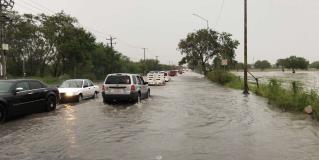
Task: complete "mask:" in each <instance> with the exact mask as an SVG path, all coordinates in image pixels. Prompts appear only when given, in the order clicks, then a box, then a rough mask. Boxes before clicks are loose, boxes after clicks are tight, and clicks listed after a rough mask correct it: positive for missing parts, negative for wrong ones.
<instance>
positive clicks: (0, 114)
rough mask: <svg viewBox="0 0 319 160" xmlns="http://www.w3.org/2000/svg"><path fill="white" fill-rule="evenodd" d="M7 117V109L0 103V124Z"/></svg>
mask: <svg viewBox="0 0 319 160" xmlns="http://www.w3.org/2000/svg"><path fill="white" fill-rule="evenodd" d="M6 119H7V110H6V109H5V107H4V106H3V105H1V104H0V124H1V123H3V122H5V121H6Z"/></svg>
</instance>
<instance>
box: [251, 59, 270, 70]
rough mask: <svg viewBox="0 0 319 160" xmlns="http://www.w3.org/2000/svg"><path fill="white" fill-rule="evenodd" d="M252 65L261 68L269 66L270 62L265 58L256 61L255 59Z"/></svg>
mask: <svg viewBox="0 0 319 160" xmlns="http://www.w3.org/2000/svg"><path fill="white" fill-rule="evenodd" d="M254 66H255V68H257V69H261V70H264V69H268V68H271V64H270V62H268V61H267V60H262V61H259V60H258V61H256V63H255V65H254Z"/></svg>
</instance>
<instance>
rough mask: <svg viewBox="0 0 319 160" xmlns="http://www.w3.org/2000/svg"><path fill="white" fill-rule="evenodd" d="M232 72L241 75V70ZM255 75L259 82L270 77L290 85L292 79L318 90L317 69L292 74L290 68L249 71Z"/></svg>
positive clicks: (252, 80)
mask: <svg viewBox="0 0 319 160" xmlns="http://www.w3.org/2000/svg"><path fill="white" fill-rule="evenodd" d="M233 73H234V74H236V75H238V76H240V77H243V75H244V73H243V72H233ZM251 73H252V74H253V75H254V76H255V77H257V78H259V80H260V81H261V83H267V82H268V81H269V80H270V79H272V78H275V79H277V80H280V81H281V82H282V83H283V84H284V85H288V86H289V85H290V84H291V82H293V81H299V82H301V84H302V85H303V87H304V88H306V89H308V90H310V89H314V90H319V71H297V72H296V73H295V74H293V73H292V72H291V71H290V70H287V71H285V72H281V71H264V72H261V71H260V72H258V71H253V72H251ZM248 79H249V81H251V82H256V81H255V80H254V79H253V77H252V76H251V75H248Z"/></svg>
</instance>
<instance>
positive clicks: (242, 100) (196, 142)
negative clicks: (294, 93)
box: [0, 73, 319, 160]
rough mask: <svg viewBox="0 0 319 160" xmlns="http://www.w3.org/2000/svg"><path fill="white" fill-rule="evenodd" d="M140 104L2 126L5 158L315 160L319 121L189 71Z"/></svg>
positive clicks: (85, 106) (69, 111)
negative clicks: (224, 86)
mask: <svg viewBox="0 0 319 160" xmlns="http://www.w3.org/2000/svg"><path fill="white" fill-rule="evenodd" d="M152 95H153V96H152V98H151V99H149V100H146V101H143V102H142V103H141V104H136V105H130V104H118V105H104V104H103V103H102V99H101V97H100V98H99V99H95V100H87V101H84V102H82V103H80V104H73V105H68V104H65V105H60V106H59V107H58V109H57V110H56V111H55V112H52V113H39V114H33V115H29V116H25V117H21V118H18V119H14V120H11V121H9V122H7V123H5V124H4V125H1V126H0V159H1V160H6V159H8V160H11V159H22V160H34V159H43V160H49V159H54V160H57V159H80V160H81V159H83V160H95V159H98V160H209V159H216V160H270V159H271V160H283V159H287V160H317V159H319V152H318V151H319V137H318V135H319V127H318V123H317V122H315V121H312V120H311V119H310V118H309V117H307V116H305V115H301V114H297V115H295V114H291V113H282V112H280V111H278V110H276V109H274V108H273V107H271V106H269V105H268V104H267V101H266V100H265V99H263V98H260V97H256V96H254V95H250V96H249V97H244V96H243V95H242V94H241V91H237V90H232V89H226V88H223V87H220V86H218V85H215V84H213V83H211V82H209V81H207V80H206V79H205V78H203V77H202V76H201V75H198V74H195V73H186V74H185V75H183V76H179V77H176V78H173V81H172V82H170V83H168V84H167V86H165V87H152Z"/></svg>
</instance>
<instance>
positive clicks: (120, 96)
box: [102, 73, 151, 103]
mask: <svg viewBox="0 0 319 160" xmlns="http://www.w3.org/2000/svg"><path fill="white" fill-rule="evenodd" d="M150 94H151V90H150V88H149V87H148V83H147V82H145V81H144V79H143V77H142V76H140V75H138V74H127V73H116V74H109V75H108V76H107V77H106V79H105V81H104V84H103V86H102V96H103V102H104V103H110V102H113V101H132V102H137V103H139V102H140V101H141V99H146V98H149V97H150Z"/></svg>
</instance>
